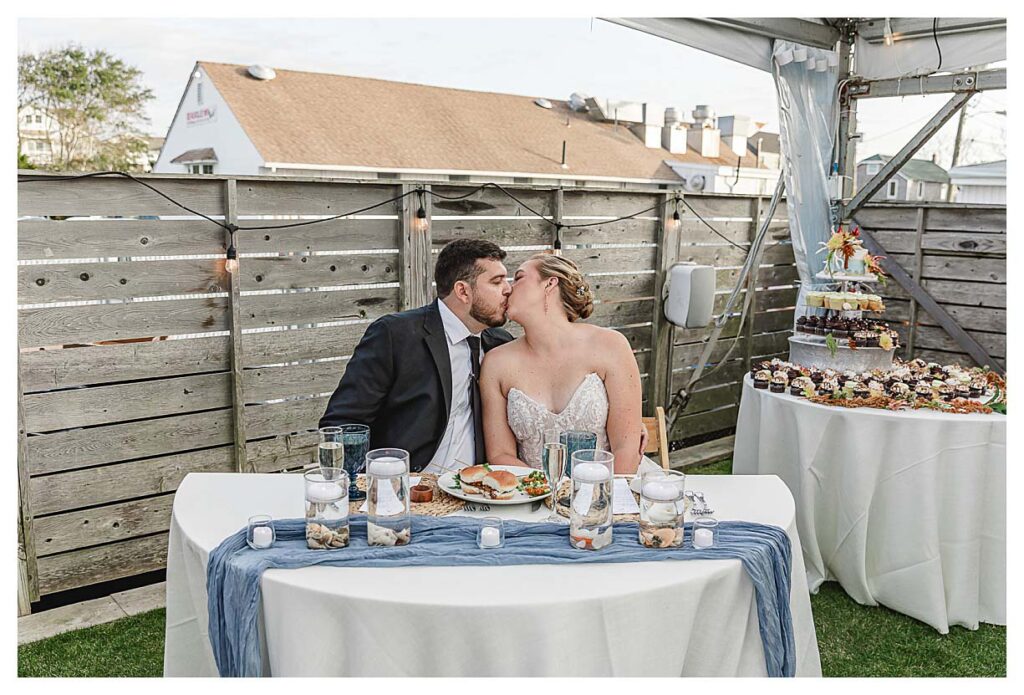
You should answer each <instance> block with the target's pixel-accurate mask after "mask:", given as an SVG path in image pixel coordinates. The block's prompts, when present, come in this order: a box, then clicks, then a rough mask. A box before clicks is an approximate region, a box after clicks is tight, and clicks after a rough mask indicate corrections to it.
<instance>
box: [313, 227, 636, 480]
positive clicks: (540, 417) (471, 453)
mask: <svg viewBox="0 0 1024 695" xmlns="http://www.w3.org/2000/svg"><path fill="white" fill-rule="evenodd" d="M506 257H507V254H506V252H505V251H504V250H503V249H501V248H500V247H499V246H498V245H496V244H494V243H492V242H490V241H485V240H478V239H460V240H457V241H453V242H451V243H449V244H447V245H446V246H445V247H444V248H443V249H442V250H441V252H440V254H438V257H437V264H436V266H435V269H434V281H435V284H436V286H437V296H438V298H437V299H436V300H435V301H434V302H432V303H431V304H428V305H427V306H423V307H420V308H418V309H411V310H408V311H403V312H399V313H395V314H388V315H386V316H382V317H381V318H379V319H377V320H376V321H374V322H373V323H371V324H370V325H369V327H367V329H366V332H365V333H364V335H363V338H362V340H360V342H359V344H358V345H357V346H356V349H355V351H354V352H353V354H352V357H351V359H349V361H348V366H347V368H346V369H345V373H344V375H343V376H342V378H341V382H340V383H339V384H338V388H337V389H336V390H335V391H334V394H333V395H332V396H331V398H330V401H329V402H328V404H327V408H326V411H325V412H324V415H323V417H322V418H321V419H320V427H325V426H327V425H341V424H346V423H359V424H364V425H368V426H369V427H370V446H371V448H382V447H398V448H401V449H405V450H407V451H408V452H409V463H410V469H411V470H412V471H413V472H427V473H441V472H444V471H446V470H457V469H460V468H463V467H465V466H472V465H476V464H480V463H483V462H485V461H486V462H488V463H490V464H493V465H511V466H516V465H519V466H522V465H526V466H530V467H533V468H538V467H540V459H541V450H542V447H543V444H544V433H545V432H546V431H549V430H560V431H567V430H583V431H589V432H594V433H596V434H597V448H598V449H604V450H607V451H610V452H612V453H613V454H614V455H615V472H616V473H632V472H635V471H636V469H637V466H638V465H639V463H640V459H641V451H642V444H643V442H642V441H641V440H642V438H643V436H642V433H643V430H644V428H643V424H642V421H641V400H642V394H641V388H640V371H639V369H638V368H637V363H636V360H635V358H634V357H633V351H632V349H631V347H630V345H629V342H628V341H627V340H626V338H625V337H624V336H623V335H622V334H621V333H619V332H617V331H613V330H611V329H607V328H601V327H598V326H592V325H590V324H586V323H582V322H581V319H586V318H587V317H589V316H590V314H591V313H592V312H593V309H594V294H593V291H592V290H591V288H590V285H589V283H588V282H587V281H586V279H585V278H584V277H583V274H582V273H581V272H580V269H579V268H578V267H577V266H576V264H575V263H573V262H572V261H570V260H568V259H566V258H563V257H561V256H555V255H552V254H550V253H538V254H535V255H534V256H532V257H531V258H530V259H529V260H527V261H526V262H524V263H523V264H522V265H520V266H519V267H518V268H516V269H515V273H514V274H513V276H512V281H511V283H510V282H509V281H508V269H507V268H506V267H505V265H504V260H505V258H506ZM507 321H514V322H515V323H517V324H519V325H520V326H522V328H523V332H524V334H523V336H522V337H520V338H513V337H512V335H511V334H510V333H509V332H508V331H506V330H505V329H503V328H502V326H504V325H505V323H506V322H507Z"/></svg>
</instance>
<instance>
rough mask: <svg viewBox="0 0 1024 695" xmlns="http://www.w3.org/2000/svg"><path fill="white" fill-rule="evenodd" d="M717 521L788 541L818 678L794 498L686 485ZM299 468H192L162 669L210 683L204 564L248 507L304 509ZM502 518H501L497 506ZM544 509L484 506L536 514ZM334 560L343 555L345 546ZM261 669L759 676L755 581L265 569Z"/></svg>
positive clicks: (495, 571) (799, 622)
mask: <svg viewBox="0 0 1024 695" xmlns="http://www.w3.org/2000/svg"><path fill="white" fill-rule="evenodd" d="M687 482H688V485H687V487H691V488H693V489H699V490H702V491H703V492H704V494H705V497H706V499H707V500H708V502H709V503H710V504H711V505H713V506H714V508H715V510H716V517H717V518H719V519H746V520H750V521H757V522H761V523H766V524H773V525H776V526H779V527H780V528H783V529H785V530H786V532H787V533H788V535H789V537H790V539H791V542H792V548H793V566H792V573H791V577H792V587H791V592H790V596H791V599H790V606H791V609H792V614H793V628H794V635H795V642H796V655H797V675H800V676H820V675H821V663H820V660H819V655H818V645H817V640H816V638H815V633H814V622H813V619H812V616H811V605H810V596H809V592H808V589H807V583H806V575H805V569H804V565H803V556H802V553H801V550H800V539H799V536H798V535H797V533H796V520H795V515H794V507H793V498H792V496H791V495H790V494H789V491H788V490H787V489H786V486H785V485H784V484H783V483H782V481H780V480H779V479H778V478H776V477H774V476H749V477H748V476H691V477H690V479H689V480H688V481H687ZM302 498H303V491H302V478H301V476H295V475H281V474H277V475H243V474H218V473H191V474H189V475H188V476H187V477H186V478H185V480H184V481H183V482H182V484H181V486H180V487H179V489H178V492H177V494H176V496H175V499H174V510H173V514H172V521H171V532H170V544H169V545H170V547H169V550H168V558H167V565H168V566H167V628H166V643H165V644H166V646H165V657H164V675H167V676H215V675H217V670H216V666H215V663H214V659H213V653H212V651H211V649H210V643H209V639H208V635H207V625H208V619H207V608H206V599H207V596H206V560H207V557H208V556H209V553H210V552H211V551H212V550H213V549H214V548H215V547H216V546H217V545H218V544H219V543H220V541H221V540H222V539H223V538H224V537H226V536H227V535H229V534H231V533H233V532H234V531H237V530H238V529H239V528H241V527H242V526H244V525H245V522H246V519H247V518H248V517H249V516H250V515H252V514H257V513H267V514H270V515H272V516H274V517H275V518H282V519H283V518H289V517H300V516H301V515H302ZM495 510H496V511H495ZM547 513H548V512H547V510H545V509H544V508H541V509H539V510H538V511H536V512H531V511H530V505H520V506H515V507H493V508H492V511H491V512H484V513H471V514H470V515H471V516H485V515H498V516H503V517H505V518H519V519H524V520H530V519H537V518H539V519H543V518H544V517H546V516H547ZM339 552H344V551H339ZM261 589H262V592H263V595H262V602H261V618H260V628H261V635H262V636H263V638H262V639H261V644H262V647H263V649H264V650H265V658H264V664H266V665H267V667H268V671H269V673H268V674H267V675H275V676H290V675H300V674H301V675H323V676H342V675H348V676H364V675H365V676H369V675H393V676H399V675H410V676H411V675H418V676H432V675H438V676H442V675H443V676H528V675H530V676H536V675H552V676H554V675H558V676H577V675H631V676H670V675H671V676H679V675H720V676H740V675H743V676H746V675H764V674H765V665H764V651H763V648H762V645H761V637H760V634H759V632H758V621H757V612H756V605H755V601H754V588H753V584H752V583H751V582H750V578H749V577H748V576H747V574H746V572H745V571H744V570H743V568H742V566H741V564H740V562H739V561H738V560H714V561H680V562H650V563H623V564H595V565H586V566H583V565H521V566H513V567H409V568H388V569H380V568H376V569H374V568H342V567H308V568H303V569H293V570H269V571H267V572H266V573H264V575H263V579H262V582H261Z"/></svg>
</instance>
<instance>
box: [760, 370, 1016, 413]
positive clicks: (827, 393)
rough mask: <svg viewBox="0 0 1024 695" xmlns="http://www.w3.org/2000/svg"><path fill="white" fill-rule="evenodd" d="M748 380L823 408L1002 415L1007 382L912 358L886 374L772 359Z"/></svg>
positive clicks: (985, 373)
mask: <svg viewBox="0 0 1024 695" xmlns="http://www.w3.org/2000/svg"><path fill="white" fill-rule="evenodd" d="M750 375H751V378H752V379H753V382H754V388H757V389H770V390H771V391H772V392H773V393H787V392H788V393H789V394H790V395H792V396H799V397H802V398H806V399H807V400H809V401H812V402H814V403H820V404H822V405H834V406H839V407H842V408H883V409H888V410H909V409H919V408H927V409H931V410H938V411H942V412H948V413H992V412H997V413H1002V414H1004V415H1005V414H1006V380H1005V379H1004V378H1003V377H1001V376H999V375H998V374H997V373H995V372H993V371H991V370H988V369H982V368H980V367H975V368H970V369H968V368H965V367H961V366H960V365H958V364H954V365H945V366H943V365H939V364H937V363H935V362H925V361H924V360H922V359H916V360H912V361H911V362H901V361H899V360H897V361H896V362H895V363H894V364H893V366H892V368H890V369H884V370H882V369H875V370H872V371H870V372H862V373H857V372H852V371H846V372H839V371H836V370H834V369H815V368H807V367H802V366H800V365H796V364H793V363H791V362H786V361H783V360H780V359H778V358H775V359H772V360H764V361H762V362H759V363H757V364H755V365H753V366H751V369H750ZM986 396H987V397H988V400H987V402H984V403H983V402H982V398H984V397H986Z"/></svg>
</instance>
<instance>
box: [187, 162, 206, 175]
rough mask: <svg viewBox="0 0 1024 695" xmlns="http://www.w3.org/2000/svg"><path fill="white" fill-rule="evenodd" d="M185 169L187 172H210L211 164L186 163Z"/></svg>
mask: <svg viewBox="0 0 1024 695" xmlns="http://www.w3.org/2000/svg"><path fill="white" fill-rule="evenodd" d="M185 171H187V172H188V173H189V174H212V173H213V165H212V164H186V165H185Z"/></svg>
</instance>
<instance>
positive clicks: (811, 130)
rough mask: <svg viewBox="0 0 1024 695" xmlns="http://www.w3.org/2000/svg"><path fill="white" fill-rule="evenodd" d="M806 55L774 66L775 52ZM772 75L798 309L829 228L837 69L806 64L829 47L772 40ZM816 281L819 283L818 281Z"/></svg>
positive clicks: (811, 283) (819, 57) (823, 57)
mask: <svg viewBox="0 0 1024 695" xmlns="http://www.w3.org/2000/svg"><path fill="white" fill-rule="evenodd" d="M803 53H806V56H807V59H806V60H804V61H800V60H799V59H796V60H792V62H789V63H788V64H786V65H780V64H779V57H780V55H783V54H785V55H787V57H788V56H789V55H791V54H797V55H798V56H799V55H803ZM774 55H775V62H774V67H775V69H774V71H773V75H774V76H775V87H776V90H777V92H778V98H779V138H780V142H781V149H782V157H783V162H784V166H783V175H784V176H785V177H786V200H787V210H788V212H789V228H790V236H791V238H792V240H793V255H794V256H795V257H796V268H797V272H798V273H799V275H800V296H799V298H798V301H797V308H798V310H797V312H796V313H795V315H794V316H799V315H801V313H802V312H801V311H799V308H800V307H802V306H803V298H804V294H805V292H806V291H807V290H808V289H813V288H814V287H815V286H821V285H820V284H818V285H816V281H815V279H814V275H815V273H817V272H818V271H819V270H821V268H822V266H823V264H824V255H823V254H820V253H818V250H819V249H820V248H821V243H822V242H824V241H828V238H829V236H830V235H831V232H832V221H831V216H830V212H829V205H830V199H829V191H828V177H829V174H830V173H831V167H832V144H833V142H834V139H835V133H836V130H837V127H838V120H837V113H836V111H837V106H836V84H837V77H836V71H835V70H836V68H835V67H832V68H830V69H828V70H825V71H823V72H819V71H818V70H808V67H807V66H808V64H813V65H817V63H818V61H821V60H825V61H826V62H827V61H828V60H829V59H830V58H831V60H832V62H836V54H835V52H834V51H824V50H820V49H816V48H809V47H807V46H802V45H800V44H795V43H792V42H789V41H776V42H775V48H774ZM819 282H820V281H819Z"/></svg>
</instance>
